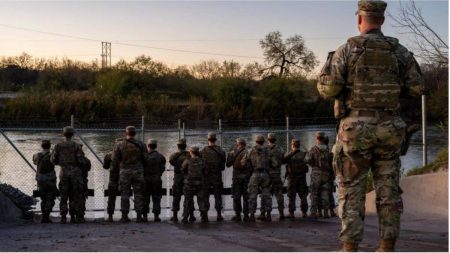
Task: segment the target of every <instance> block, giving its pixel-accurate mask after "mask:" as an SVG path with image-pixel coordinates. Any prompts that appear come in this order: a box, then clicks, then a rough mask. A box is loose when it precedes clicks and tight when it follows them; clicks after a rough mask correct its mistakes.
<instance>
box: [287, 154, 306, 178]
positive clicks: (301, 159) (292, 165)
mask: <svg viewBox="0 0 450 253" xmlns="http://www.w3.org/2000/svg"><path fill="white" fill-rule="evenodd" d="M305 155H306V153H305V152H301V151H298V152H297V153H296V154H295V155H293V156H292V157H291V159H290V160H289V163H288V167H289V174H290V175H293V176H297V175H303V174H305V173H308V166H307V165H306V163H305Z"/></svg>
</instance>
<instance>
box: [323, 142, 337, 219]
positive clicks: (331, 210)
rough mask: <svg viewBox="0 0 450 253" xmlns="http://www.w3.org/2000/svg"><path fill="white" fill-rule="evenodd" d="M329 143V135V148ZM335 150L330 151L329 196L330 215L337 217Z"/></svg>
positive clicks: (326, 143) (327, 143)
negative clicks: (335, 210)
mask: <svg viewBox="0 0 450 253" xmlns="http://www.w3.org/2000/svg"><path fill="white" fill-rule="evenodd" d="M329 143H330V139H329V138H328V136H325V145H327V147H328V149H329V148H330V147H329ZM332 161H333V152H331V151H330V166H329V168H330V188H331V191H330V192H329V193H330V194H329V195H328V198H329V200H330V204H329V205H330V209H329V211H330V216H331V217H336V213H335V212H334V209H335V208H336V202H335V200H334V192H336V186H335V184H334V181H335V180H336V175H334V170H333V164H332V163H333V162H332Z"/></svg>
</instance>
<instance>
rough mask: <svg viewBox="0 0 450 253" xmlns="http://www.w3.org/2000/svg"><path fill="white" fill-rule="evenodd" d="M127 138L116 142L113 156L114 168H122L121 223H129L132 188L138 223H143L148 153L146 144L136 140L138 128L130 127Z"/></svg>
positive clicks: (127, 129) (120, 185)
mask: <svg viewBox="0 0 450 253" xmlns="http://www.w3.org/2000/svg"><path fill="white" fill-rule="evenodd" d="M125 135H126V138H125V139H124V140H121V141H118V142H116V144H115V146H114V150H113V153H112V156H111V160H112V166H113V167H115V166H120V169H119V170H120V175H119V188H120V193H121V203H120V210H121V212H122V218H121V219H120V221H121V222H129V221H130V219H129V218H128V213H129V211H130V197H131V188H133V192H134V209H135V210H136V214H137V216H136V222H143V219H142V215H143V212H144V196H143V194H144V186H145V179H144V166H146V165H147V164H148V153H147V152H146V147H145V144H144V143H142V142H141V141H139V140H136V139H135V136H136V128H135V127H134V126H128V127H127V128H126V130H125Z"/></svg>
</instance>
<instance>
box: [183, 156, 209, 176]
mask: <svg viewBox="0 0 450 253" xmlns="http://www.w3.org/2000/svg"><path fill="white" fill-rule="evenodd" d="M204 168H205V162H204V161H203V159H201V158H192V159H190V160H189V161H188V169H187V180H189V181H202V180H203V170H204Z"/></svg>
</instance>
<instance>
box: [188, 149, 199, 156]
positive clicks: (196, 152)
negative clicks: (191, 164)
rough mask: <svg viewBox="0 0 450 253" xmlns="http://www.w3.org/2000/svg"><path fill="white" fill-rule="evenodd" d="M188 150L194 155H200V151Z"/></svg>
mask: <svg viewBox="0 0 450 253" xmlns="http://www.w3.org/2000/svg"><path fill="white" fill-rule="evenodd" d="M190 152H192V154H194V155H196V156H200V151H192V150H191V151H190Z"/></svg>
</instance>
